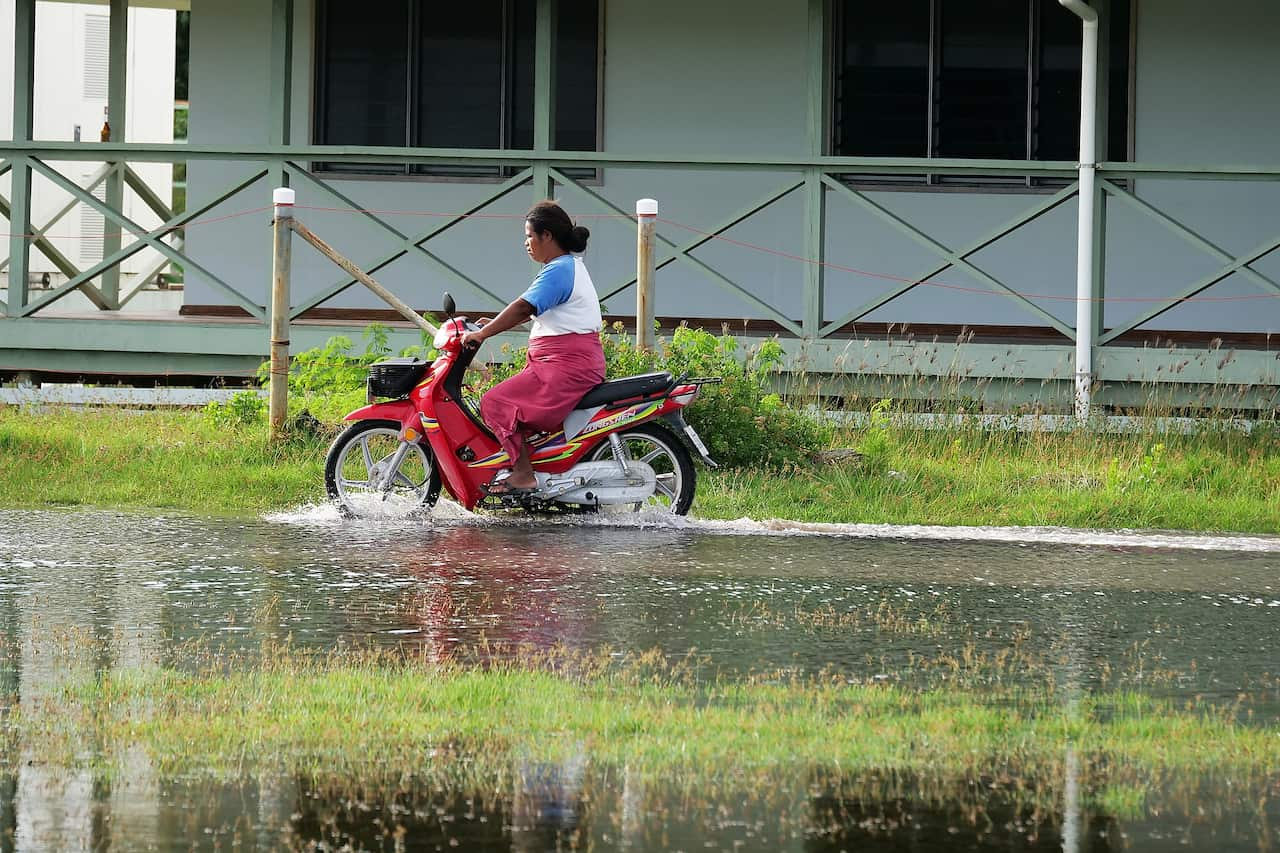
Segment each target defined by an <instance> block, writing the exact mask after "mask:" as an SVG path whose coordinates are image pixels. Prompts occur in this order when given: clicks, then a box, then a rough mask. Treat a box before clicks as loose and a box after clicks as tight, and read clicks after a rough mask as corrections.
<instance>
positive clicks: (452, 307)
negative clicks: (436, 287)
mask: <svg viewBox="0 0 1280 853" xmlns="http://www.w3.org/2000/svg"><path fill="white" fill-rule="evenodd" d="M457 310H458V306H457V303H455V302H454V301H453V297H452V296H450V295H449V291H447V290H446V291H445V292H444V315H445V316H446V317H448V318H449V319H450V320H452V319H453V315H454V314H455V313H456V312H457Z"/></svg>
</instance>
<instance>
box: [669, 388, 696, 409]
mask: <svg viewBox="0 0 1280 853" xmlns="http://www.w3.org/2000/svg"><path fill="white" fill-rule="evenodd" d="M699 390H701V386H698V385H683V386H681V387H679V388H677V389H676V390H675V392H674V393H673V394H672V395H671V399H672V400H673V401H674V402H676V403H679V404H680V405H681V406H687V405H689V404H690V403H692V402H693V401H694V400H696V399H698V391H699Z"/></svg>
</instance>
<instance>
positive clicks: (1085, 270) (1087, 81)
mask: <svg viewBox="0 0 1280 853" xmlns="http://www.w3.org/2000/svg"><path fill="white" fill-rule="evenodd" d="M1058 2H1059V3H1060V4H1062V5H1063V6H1064V7H1066V8H1067V9H1070V10H1071V11H1072V12H1074V13H1075V14H1076V15H1077V16H1079V18H1080V20H1081V21H1082V22H1083V34H1082V37H1081V42H1082V47H1081V59H1080V191H1079V200H1080V216H1079V223H1078V225H1079V227H1078V231H1077V241H1076V372H1075V410H1076V418H1077V419H1079V420H1082V421H1084V420H1088V419H1089V414H1090V408H1091V405H1092V399H1091V398H1092V393H1093V339H1094V328H1093V302H1094V286H1093V271H1094V267H1093V260H1094V258H1093V250H1094V247H1093V236H1094V225H1095V223H1094V209H1095V208H1094V206H1095V204H1096V202H1097V169H1098V164H1097V160H1098V158H1097V128H1096V121H1097V105H1098V13H1097V12H1095V11H1094V10H1093V9H1091V8H1090V7H1089V6H1088V5H1087V4H1086V3H1085V2H1084V0H1058Z"/></svg>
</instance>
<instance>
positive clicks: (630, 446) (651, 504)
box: [589, 423, 697, 515]
mask: <svg viewBox="0 0 1280 853" xmlns="http://www.w3.org/2000/svg"><path fill="white" fill-rule="evenodd" d="M617 435H618V438H619V439H620V440H621V441H622V448H623V451H624V453H625V454H626V457H627V459H628V460H632V459H634V460H637V461H639V462H643V463H645V464H646V465H648V466H649V467H650V468H652V469H653V473H654V474H656V475H657V478H658V483H657V488H655V489H654V492H653V494H652V495H650V496H649V498H648V500H646V501H643V502H642V503H635V504H624V506H627V507H629V508H630V509H631V510H632V511H634V512H641V511H657V512H669V513H672V514H674V515H685V514H687V513H688V512H689V507H691V506H693V492H694V488H695V487H696V485H697V483H696V475H695V474H694V469H693V457H692V456H691V455H689V450H688V448H686V447H685V446H684V442H682V441H681V440H680V439H679V438H677V437H676V435H675V433H673V432H671V430H669V429H664V428H663V427H661V426H658V425H657V424H655V423H647V424H640V425H639V426H636V427H632V428H631V429H628V430H624V431H622V432H620V433H618V434H617ZM613 458H614V454H613V445H612V443H611V442H610V441H609V440H608V439H605V440H604V441H602V442H600V444H599V446H598V447H596V449H595V450H593V451H592V452H591V455H590V457H589V459H590V460H591V461H593V462H596V461H600V460H602V459H613Z"/></svg>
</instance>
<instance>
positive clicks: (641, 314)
mask: <svg viewBox="0 0 1280 853" xmlns="http://www.w3.org/2000/svg"><path fill="white" fill-rule="evenodd" d="M657 224H658V202H657V201H655V200H654V199H651V198H642V199H640V200H639V201H637V202H636V349H642V350H647V349H652V348H653V278H654V270H653V232H654V228H655V227H656V226H657Z"/></svg>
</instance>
